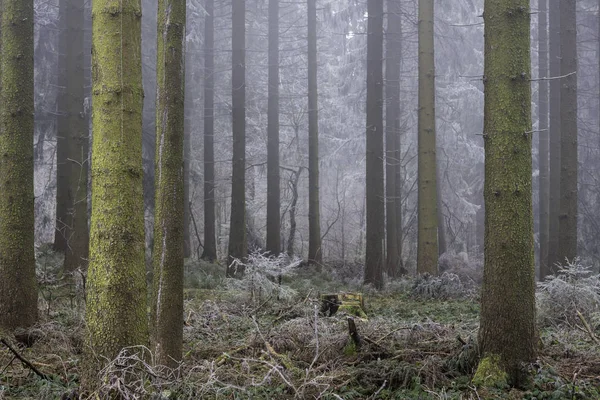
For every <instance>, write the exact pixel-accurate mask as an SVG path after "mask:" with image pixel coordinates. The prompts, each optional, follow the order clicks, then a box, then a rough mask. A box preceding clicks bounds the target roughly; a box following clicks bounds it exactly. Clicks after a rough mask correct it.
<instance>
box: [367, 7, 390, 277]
mask: <svg viewBox="0 0 600 400" xmlns="http://www.w3.org/2000/svg"><path fill="white" fill-rule="evenodd" d="M367 6H368V14H369V19H368V26H367V130H366V136H367V146H366V147H367V155H366V164H367V170H366V181H367V182H366V192H367V200H366V201H367V202H366V207H367V232H366V256H365V284H369V283H370V284H372V285H374V286H375V287H376V288H378V289H380V288H382V287H383V243H384V239H385V230H384V229H385V225H384V224H385V218H384V212H385V207H384V198H385V197H384V188H383V68H382V60H383V2H382V1H381V0H369V1H368V2H367Z"/></svg>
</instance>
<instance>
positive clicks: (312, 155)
mask: <svg viewBox="0 0 600 400" xmlns="http://www.w3.org/2000/svg"><path fill="white" fill-rule="evenodd" d="M307 4H308V262H309V263H315V264H320V263H321V261H322V249H321V217H320V210H319V104H318V97H317V96H318V94H317V4H316V0H307Z"/></svg>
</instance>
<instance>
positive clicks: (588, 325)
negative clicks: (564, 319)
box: [577, 310, 600, 346]
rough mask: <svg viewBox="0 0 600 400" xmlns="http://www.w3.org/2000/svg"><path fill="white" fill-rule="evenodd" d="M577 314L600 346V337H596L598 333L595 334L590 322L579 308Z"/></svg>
mask: <svg viewBox="0 0 600 400" xmlns="http://www.w3.org/2000/svg"><path fill="white" fill-rule="evenodd" d="M577 316H578V317H579V319H580V320H581V322H582V323H583V326H584V327H585V330H586V331H587V333H588V335H590V337H591V338H592V340H593V341H594V342H596V344H597V345H599V346H600V339H598V337H596V335H594V331H593V330H592V328H590V324H588V322H587V321H586V320H585V318H584V316H583V314H581V313H580V312H579V310H577Z"/></svg>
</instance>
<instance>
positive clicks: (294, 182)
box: [287, 168, 302, 257]
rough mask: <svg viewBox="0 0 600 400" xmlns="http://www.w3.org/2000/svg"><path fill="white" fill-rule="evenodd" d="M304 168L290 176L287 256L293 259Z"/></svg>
mask: <svg viewBox="0 0 600 400" xmlns="http://www.w3.org/2000/svg"><path fill="white" fill-rule="evenodd" d="M301 172H302V168H298V171H297V172H296V171H292V174H291V176H290V180H289V185H290V189H291V190H292V203H291V204H290V210H289V213H290V236H289V239H288V245H287V254H288V256H290V257H292V256H293V255H294V243H295V239H296V205H297V204H298V180H299V179H300V173H301Z"/></svg>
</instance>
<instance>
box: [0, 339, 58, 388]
mask: <svg viewBox="0 0 600 400" xmlns="http://www.w3.org/2000/svg"><path fill="white" fill-rule="evenodd" d="M0 343H2V344H3V345H5V346H6V347H7V348H8V350H10V352H11V353H13V354H14V356H15V357H16V358H18V359H19V361H21V362H22V363H23V365H25V366H26V367H27V368H29V369H30V370H32V371H33V372H34V373H35V374H36V375H37V376H39V377H40V378H42V379H44V380H46V381H49V380H51V379H50V377H48V375H46V374H44V373H42V372H40V370H39V369H37V368H36V367H35V366H34V365H33V364H32V363H31V362H29V361H28V360H27V359H26V358H25V357H23V356H22V355H21V354H19V352H18V351H17V350H15V349H14V348H13V347H12V346H11V345H10V343H8V342H7V341H6V340H4V338H1V339H0Z"/></svg>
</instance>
